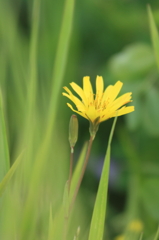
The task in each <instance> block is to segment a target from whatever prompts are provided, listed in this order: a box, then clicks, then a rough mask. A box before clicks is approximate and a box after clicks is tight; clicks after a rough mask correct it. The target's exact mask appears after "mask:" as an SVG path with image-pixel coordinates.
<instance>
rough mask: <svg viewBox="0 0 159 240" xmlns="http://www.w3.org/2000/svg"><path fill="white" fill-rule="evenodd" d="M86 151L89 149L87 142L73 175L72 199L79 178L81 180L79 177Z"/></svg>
mask: <svg viewBox="0 0 159 240" xmlns="http://www.w3.org/2000/svg"><path fill="white" fill-rule="evenodd" d="M86 151H87V144H86V143H85V144H84V146H83V148H82V151H81V154H80V156H79V159H78V162H77V165H76V168H75V170H74V173H73V176H72V181H71V188H70V194H69V195H70V197H69V199H70V200H71V199H72V197H73V194H74V192H75V189H76V187H77V183H78V180H79V177H80V174H81V170H82V166H83V163H84V160H85V155H86Z"/></svg>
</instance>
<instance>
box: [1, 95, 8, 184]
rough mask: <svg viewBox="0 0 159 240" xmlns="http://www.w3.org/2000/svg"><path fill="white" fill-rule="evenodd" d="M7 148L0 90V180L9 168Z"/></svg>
mask: <svg viewBox="0 0 159 240" xmlns="http://www.w3.org/2000/svg"><path fill="white" fill-rule="evenodd" d="M9 166H10V163H9V150H8V143H7V134H6V126H5V120H4V114H3V108H2V94H1V92H0V181H1V180H2V179H3V177H4V175H5V174H6V173H7V171H8V170H9Z"/></svg>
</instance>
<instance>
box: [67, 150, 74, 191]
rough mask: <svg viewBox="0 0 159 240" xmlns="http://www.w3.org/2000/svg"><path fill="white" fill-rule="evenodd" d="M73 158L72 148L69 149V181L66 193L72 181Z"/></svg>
mask: <svg viewBox="0 0 159 240" xmlns="http://www.w3.org/2000/svg"><path fill="white" fill-rule="evenodd" d="M73 156H74V148H73V147H71V153H70V172H69V179H68V192H70V186H71V180H72V168H73Z"/></svg>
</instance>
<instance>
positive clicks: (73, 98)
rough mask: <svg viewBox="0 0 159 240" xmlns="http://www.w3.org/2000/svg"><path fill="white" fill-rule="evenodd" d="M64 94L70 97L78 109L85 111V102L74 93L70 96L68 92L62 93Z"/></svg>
mask: <svg viewBox="0 0 159 240" xmlns="http://www.w3.org/2000/svg"><path fill="white" fill-rule="evenodd" d="M62 94H63V96H65V97H67V98H69V99H70V100H71V101H72V102H73V103H74V104H75V105H76V107H77V109H78V111H85V106H84V104H83V103H82V102H81V101H80V100H79V99H78V98H77V97H75V96H74V95H72V96H70V95H68V94H67V93H62Z"/></svg>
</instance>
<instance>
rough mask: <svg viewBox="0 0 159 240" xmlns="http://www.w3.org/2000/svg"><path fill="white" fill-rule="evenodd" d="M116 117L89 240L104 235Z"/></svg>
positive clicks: (100, 239)
mask: <svg viewBox="0 0 159 240" xmlns="http://www.w3.org/2000/svg"><path fill="white" fill-rule="evenodd" d="M116 120H117V117H116V118H115V120H114V122H113V126H112V129H111V132H110V136H109V141H108V147H107V151H106V156H105V159H104V166H103V170H102V175H101V179H100V183H99V188H98V192H97V197H96V201H95V206H94V210H93V216H92V220H91V227H90V232H89V240H102V239H103V233H104V223H105V215H106V204H107V192H108V179H109V165H110V149H111V141H112V137H113V132H114V128H115V124H116Z"/></svg>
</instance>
